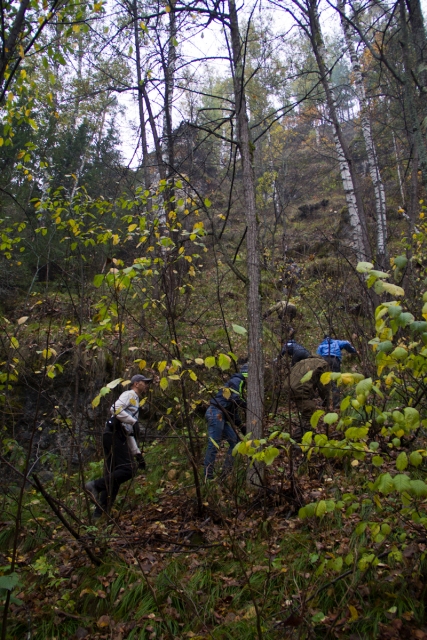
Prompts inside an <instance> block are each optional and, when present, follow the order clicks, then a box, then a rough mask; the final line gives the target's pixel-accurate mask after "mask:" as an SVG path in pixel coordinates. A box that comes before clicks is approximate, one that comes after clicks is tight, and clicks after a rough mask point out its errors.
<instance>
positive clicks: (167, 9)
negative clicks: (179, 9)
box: [165, 4, 171, 13]
mask: <svg viewBox="0 0 427 640" xmlns="http://www.w3.org/2000/svg"><path fill="white" fill-rule="evenodd" d="M165 11H166V13H170V11H171V8H170V6H169V5H168V4H167V5H166V7H165Z"/></svg>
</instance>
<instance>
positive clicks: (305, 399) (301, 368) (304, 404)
mask: <svg viewBox="0 0 427 640" xmlns="http://www.w3.org/2000/svg"><path fill="white" fill-rule="evenodd" d="M326 370H327V364H326V362H325V360H324V359H323V358H317V357H314V358H313V357H310V358H305V359H304V360H301V361H300V362H298V363H297V364H296V365H295V366H294V367H292V369H291V373H290V376H289V380H286V382H285V386H286V388H287V389H288V390H289V392H290V396H291V398H292V400H293V401H294V402H295V404H296V406H297V409H298V416H299V421H300V425H299V428H297V429H296V430H295V431H294V434H293V436H294V438H297V439H299V438H301V437H302V436H303V435H304V433H305V432H306V431H308V430H309V429H310V418H311V416H312V415H313V413H314V412H315V411H316V402H315V397H316V393H318V394H319V396H320V397H321V398H322V400H325V399H326V398H327V393H328V391H327V388H326V387H324V386H323V384H322V383H321V382H320V378H321V375H322V373H324V372H325V371H326ZM309 371H312V372H313V373H312V376H311V378H310V379H309V380H306V381H305V382H301V380H302V378H303V377H304V376H305V375H306V374H307V373H308V372H309Z"/></svg>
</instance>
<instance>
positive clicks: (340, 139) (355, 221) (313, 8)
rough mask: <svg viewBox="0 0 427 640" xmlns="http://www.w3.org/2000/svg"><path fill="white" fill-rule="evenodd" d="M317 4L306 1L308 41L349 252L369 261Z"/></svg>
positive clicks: (362, 212) (350, 159)
mask: <svg viewBox="0 0 427 640" xmlns="http://www.w3.org/2000/svg"><path fill="white" fill-rule="evenodd" d="M317 1H318V0H306V6H307V17H308V21H309V27H310V40H311V45H312V48H313V53H314V57H315V58H316V62H317V65H318V68H319V73H320V79H321V82H322V85H323V89H324V91H325V94H326V103H327V106H328V111H329V116H330V118H331V120H332V124H333V128H334V140H335V147H336V150H337V155H338V162H339V167H340V172H341V179H342V181H343V187H344V192H345V198H346V203H347V207H348V212H349V217H350V224H351V228H352V248H353V249H354V252H355V256H356V260H357V261H358V262H360V261H363V260H366V259H369V258H370V248H369V239H368V232H367V228H366V221H365V215H364V210H363V203H362V199H361V196H360V194H359V193H358V191H357V188H356V173H355V170H354V166H353V161H352V158H351V155H350V152H349V149H348V145H347V142H346V140H345V138H344V136H343V132H342V128H341V125H340V122H339V118H338V114H337V108H336V100H335V96H334V92H333V89H332V87H331V84H330V71H329V70H328V69H327V66H326V62H325V60H326V48H325V44H324V41H323V36H322V32H321V29H320V22H319V15H318V10H317ZM298 4H299V3H298Z"/></svg>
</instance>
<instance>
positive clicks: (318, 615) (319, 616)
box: [311, 611, 326, 624]
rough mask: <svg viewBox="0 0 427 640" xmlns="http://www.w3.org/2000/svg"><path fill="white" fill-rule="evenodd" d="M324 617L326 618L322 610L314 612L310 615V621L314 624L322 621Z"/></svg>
mask: <svg viewBox="0 0 427 640" xmlns="http://www.w3.org/2000/svg"><path fill="white" fill-rule="evenodd" d="M325 618H326V616H325V614H324V613H322V611H319V612H318V613H315V614H314V616H313V617H312V619H311V621H312V622H313V623H314V624H317V623H318V622H322V621H323V620H324V619H325Z"/></svg>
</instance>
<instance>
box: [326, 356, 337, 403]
mask: <svg viewBox="0 0 427 640" xmlns="http://www.w3.org/2000/svg"><path fill="white" fill-rule="evenodd" d="M323 359H324V360H326V362H327V363H328V367H329V371H333V372H334V373H340V371H341V360H340V359H339V358H337V356H323ZM330 388H331V395H332V398H330V397H329V398H327V399H326V401H325V400H324V401H323V404H326V403H330V402H331V399H332V406H333V408H334V409H338V407H339V406H340V402H341V396H340V392H339V389H338V387H337V385H336V382H333V381H331V387H330Z"/></svg>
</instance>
